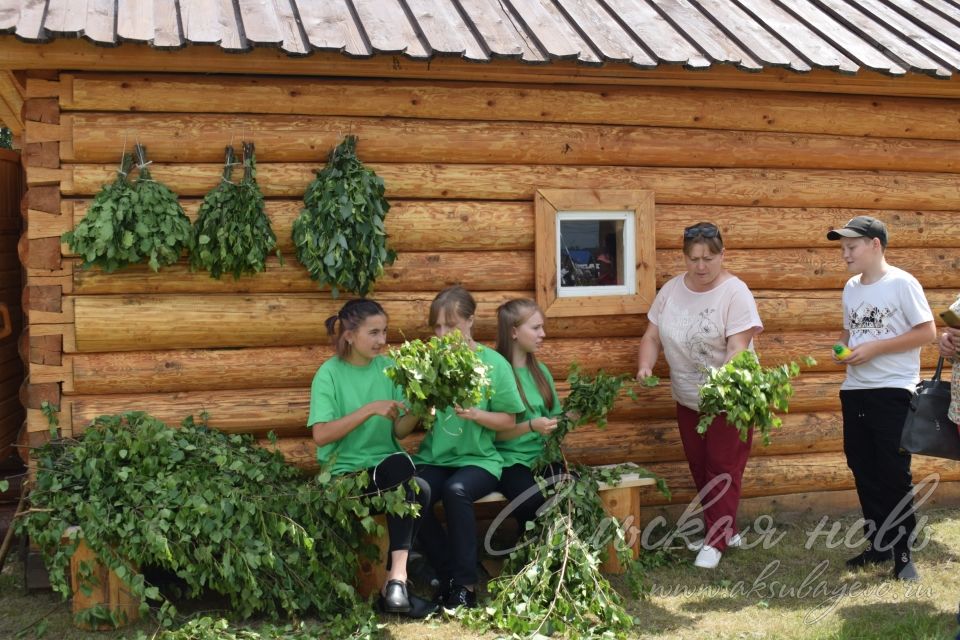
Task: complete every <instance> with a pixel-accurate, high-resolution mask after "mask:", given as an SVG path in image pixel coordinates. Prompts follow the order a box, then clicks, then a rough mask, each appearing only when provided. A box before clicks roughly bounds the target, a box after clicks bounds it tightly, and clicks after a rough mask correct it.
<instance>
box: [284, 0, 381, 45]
mask: <svg viewBox="0 0 960 640" xmlns="http://www.w3.org/2000/svg"><path fill="white" fill-rule="evenodd" d="M348 6H349V5H348V4H347V2H346V0H329V1H328V2H303V3H300V4H298V5H297V9H298V10H299V12H300V21H301V23H302V24H303V30H304V33H306V36H307V40H309V42H310V44H311V45H312V46H313V48H315V49H318V50H320V51H341V52H343V53H346V54H349V55H352V56H369V55H372V54H373V51H372V50H371V49H370V47H369V45H368V44H367V40H366V38H365V37H364V35H363V33H361V31H360V29H359V28H358V25H357V24H356V23H355V22H354V21H353V19H352V17H350V16H351V13H350V11H349V9H348Z"/></svg>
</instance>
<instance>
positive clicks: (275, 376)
mask: <svg viewBox="0 0 960 640" xmlns="http://www.w3.org/2000/svg"><path fill="white" fill-rule="evenodd" d="M330 306H331V307H333V306H335V305H330ZM386 306H387V307H388V309H389V308H392V307H397V306H398V303H396V302H392V303H391V302H387V303H386ZM398 315H399V317H400V319H401V320H403V321H404V322H406V323H408V324H409V325H410V329H411V330H410V331H409V332H407V331H406V330H404V329H403V327H402V326H397V325H398V324H399V323H398V322H397V316H398ZM408 315H409V312H408V313H407V314H391V323H392V325H393V326H392V328H391V334H390V336H391V344H392V345H393V346H396V345H397V344H398V343H399V342H400V341H401V340H402V339H404V338H408V339H409V338H414V337H425V336H427V335H429V331H427V330H425V328H424V327H423V325H424V324H426V321H425V318H422V317H420V318H410V319H409V320H406V317H407V316H408ZM197 319H198V318H197V317H190V320H193V321H195V320H197ZM297 324H298V326H299V324H300V323H299V322H297ZM119 329H120V330H121V331H127V330H128V326H127V323H126V322H125V321H124V320H122V319H121V322H120V323H119ZM208 330H210V331H212V330H213V329H211V328H209V326H208ZM548 332H549V334H550V337H549V338H548V340H547V341H546V342H545V343H544V346H543V348H542V351H541V353H540V354H539V357H540V360H541V362H543V363H544V364H545V365H546V366H547V367H548V368H549V369H550V371H551V373H552V374H553V376H554V378H555V379H557V380H563V379H565V378H566V376H567V374H568V371H569V367H570V364H571V363H573V362H576V363H577V365H578V366H579V367H580V368H581V370H583V371H586V372H591V373H592V372H595V371H597V370H598V369H603V370H605V371H608V372H611V373H617V374H619V373H626V374H628V375H632V374H634V373H635V372H636V362H637V351H638V349H639V341H640V338H639V333H638V335H636V336H628V337H590V338H583V337H567V338H561V337H556V336H555V335H554V332H553V330H552V328H551V327H549V326H548ZM484 334H487V335H484V336H483V337H480V339H481V340H490V341H491V342H492V336H490V335H489V329H484ZM838 335H839V329H838V328H834V329H832V330H831V329H823V330H819V331H803V330H800V329H798V330H794V331H786V330H781V331H767V332H765V333H764V334H762V335H761V336H760V337H759V338H758V339H757V341H756V349H757V351H758V353H759V354H760V357H761V360H762V362H763V364H764V365H765V366H772V365H774V364H778V363H781V362H787V361H790V360H793V361H799V359H800V358H802V357H804V356H814V357H816V358H817V360H818V363H817V365H815V366H812V367H807V366H804V367H803V371H804V372H806V373H809V372H822V373H838V372H840V371H841V367H840V366H838V365H836V364H834V363H833V360H832V359H831V357H830V347H831V345H832V344H833V343H834V342H836V340H837V337H838ZM478 337H479V336H478ZM322 338H323V342H320V344H322V345H323V346H316V344H311V345H305V346H300V347H252V348H245V349H214V348H206V349H166V350H156V349H155V350H152V351H127V352H117V351H109V352H104V353H78V354H75V355H73V356H68V357H65V360H64V363H63V366H62V367H61V368H59V369H56V370H54V369H51V370H49V372H48V373H49V374H50V375H51V376H54V375H55V376H63V375H67V376H68V377H69V379H71V380H72V389H73V390H74V391H75V392H76V393H80V394H104V393H140V392H175V391H190V390H202V389H206V390H216V389H247V388H284V387H298V386H308V385H309V384H310V381H311V380H312V379H313V374H314V373H315V372H316V370H317V367H319V366H320V364H321V363H322V362H323V361H325V360H326V359H328V358H330V357H331V356H332V355H333V350H332V347H330V346H328V345H329V340H328V339H326V336H323V337H322ZM318 342H319V340H318ZM921 361H922V364H923V366H924V367H927V368H933V367H935V366H936V363H937V354H936V350H935V349H933V348H932V347H929V348H927V349H924V350H923V351H922V359H921ZM34 373H35V372H31V375H33V374H34ZM654 373H655V374H656V375H659V376H661V377H662V378H666V377H667V376H668V375H669V370H668V368H667V366H666V362H665V361H664V360H663V359H662V358H660V359H659V360H658V362H657V366H656V368H655V371H654ZM60 379H63V378H60ZM40 381H41V380H37V382H40ZM665 384H666V383H665Z"/></svg>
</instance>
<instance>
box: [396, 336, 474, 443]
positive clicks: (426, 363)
mask: <svg viewBox="0 0 960 640" xmlns="http://www.w3.org/2000/svg"><path fill="white" fill-rule="evenodd" d="M390 357H391V358H392V359H393V364H392V365H391V366H389V367H387V369H386V370H384V373H386V375H387V377H388V378H390V379H391V380H392V381H393V383H394V384H396V385H397V386H398V387H400V388H401V389H402V390H403V395H404V398H405V399H406V401H407V405H408V406H409V407H410V410H411V411H412V412H413V413H414V415H418V416H420V417H421V419H422V420H423V426H424V428H425V429H429V428H431V427H432V426H433V423H434V422H435V421H436V413H437V412H440V411H443V410H444V409H447V408H449V407H452V406H454V405H459V406H461V407H472V406H475V405H477V404H480V403H481V402H482V401H483V400H484V399H485V398H489V397H490V393H491V392H490V381H489V379H488V378H487V365H485V364H484V363H483V361H482V360H480V355H479V354H478V352H477V350H476V349H471V348H470V347H469V345H467V343H466V342H465V341H464V340H463V336H462V335H460V332H459V331H453V332H451V333H448V334H447V335H445V336H443V337H442V338H438V337H437V336H434V337H432V338H430V339H429V340H427V341H426V342H424V341H422V340H408V341H406V342H404V343H403V344H402V345H400V347H399V348H397V349H391V350H390Z"/></svg>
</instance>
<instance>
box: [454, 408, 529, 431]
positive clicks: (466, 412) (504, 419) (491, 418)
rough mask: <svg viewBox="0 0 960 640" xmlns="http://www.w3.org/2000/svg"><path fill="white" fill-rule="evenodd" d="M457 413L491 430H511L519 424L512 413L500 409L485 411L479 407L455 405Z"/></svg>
mask: <svg viewBox="0 0 960 640" xmlns="http://www.w3.org/2000/svg"><path fill="white" fill-rule="evenodd" d="M454 410H455V411H456V412H457V415H458V416H460V417H461V418H463V419H464V420H472V421H474V422H476V423H477V424H479V425H480V426H481V427H486V428H487V429H490V430H491V431H509V430H510V429H513V428H514V427H515V426H516V424H517V418H516V416H514V415H513V414H512V413H503V412H500V411H484V410H483V409H478V408H477V407H467V408H466V409H464V408H463V407H454Z"/></svg>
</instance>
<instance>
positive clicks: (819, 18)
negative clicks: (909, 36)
mask: <svg viewBox="0 0 960 640" xmlns="http://www.w3.org/2000/svg"><path fill="white" fill-rule="evenodd" d="M782 4H784V6H785V7H786V8H787V9H789V10H790V12H791V13H792V14H793V15H795V16H796V17H797V18H799V19H800V20H801V21H803V22H804V23H805V24H807V25H808V26H809V27H810V28H811V29H812V30H813V31H814V32H815V33H816V34H817V35H819V36H820V37H821V38H823V39H824V40H826V41H827V42H829V43H831V44H832V45H833V46H834V47H836V48H837V49H838V50H840V51H842V52H844V53H845V54H846V55H847V56H848V57H850V58H851V59H852V60H853V61H854V62H856V63H857V64H859V65H860V66H861V67H866V68H867V69H870V70H873V71H878V72H881V73H888V74H890V75H894V76H902V75H904V74H905V73H906V72H907V69H905V68H904V67H902V66H901V65H900V63H899V61H898V60H891V59H890V58H889V57H887V56H885V55H884V54H883V53H882V52H881V51H878V50H877V49H876V48H874V47H872V46H870V45H868V44H867V43H866V42H864V40H863V39H861V37H860V36H859V34H857V33H856V32H855V31H853V30H851V29H848V28H847V27H846V26H845V25H844V24H843V22H842V21H841V20H838V19H836V16H834V14H833V13H832V12H830V11H829V9H827V8H825V7H824V5H823V4H822V3H818V4H817V5H812V4H810V3H808V2H798V1H797V0H788V1H787V2H786V3H782Z"/></svg>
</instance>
